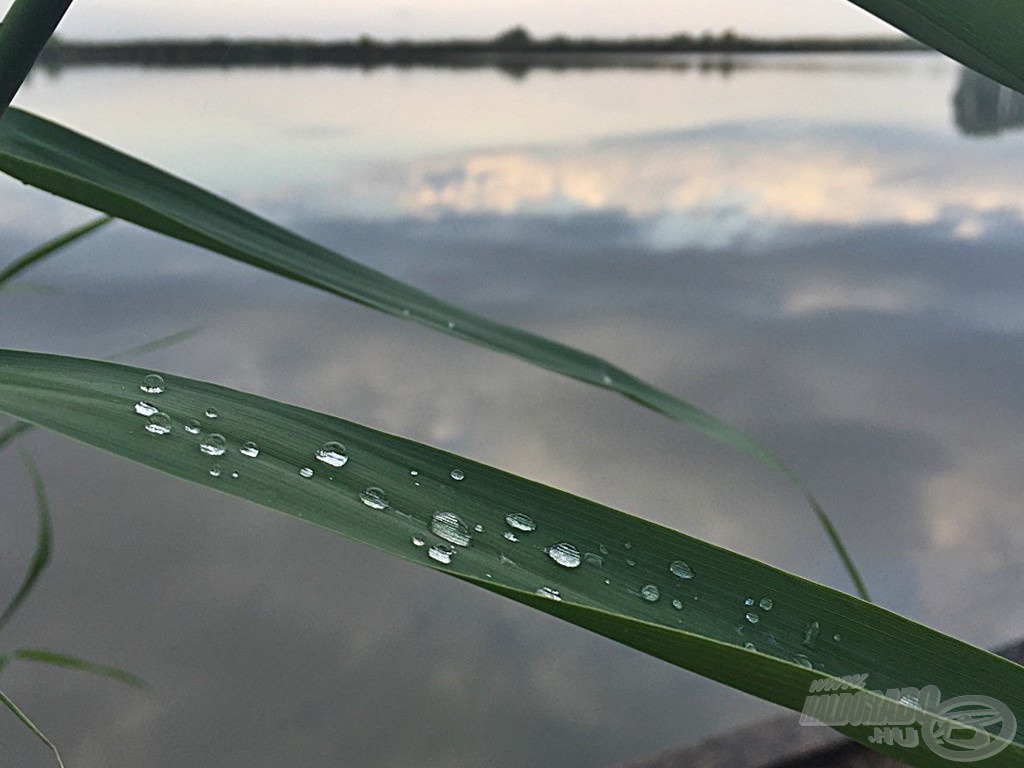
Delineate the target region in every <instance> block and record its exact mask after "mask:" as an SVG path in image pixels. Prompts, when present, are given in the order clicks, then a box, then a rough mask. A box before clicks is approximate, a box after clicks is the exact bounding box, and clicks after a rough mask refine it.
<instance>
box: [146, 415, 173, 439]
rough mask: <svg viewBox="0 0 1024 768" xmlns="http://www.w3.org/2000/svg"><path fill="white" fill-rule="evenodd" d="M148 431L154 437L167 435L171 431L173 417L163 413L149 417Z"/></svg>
mask: <svg viewBox="0 0 1024 768" xmlns="http://www.w3.org/2000/svg"><path fill="white" fill-rule="evenodd" d="M146 431H147V432H151V433H152V434H154V435H166V434H167V433H168V432H170V431H171V417H170V416H168V415H167V414H166V413H164V412H163V411H157V412H156V413H154V414H153V415H152V416H150V417H149V423H148V424H147V425H146Z"/></svg>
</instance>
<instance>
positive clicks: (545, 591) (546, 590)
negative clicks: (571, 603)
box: [537, 587, 562, 600]
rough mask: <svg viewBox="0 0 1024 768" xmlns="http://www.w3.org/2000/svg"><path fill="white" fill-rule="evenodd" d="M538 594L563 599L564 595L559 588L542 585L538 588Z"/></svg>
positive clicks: (552, 598) (553, 598)
mask: <svg viewBox="0 0 1024 768" xmlns="http://www.w3.org/2000/svg"><path fill="white" fill-rule="evenodd" d="M537 594H538V595H540V596H541V597H546V598H548V599H549V600H561V599H562V595H561V594H560V593H559V591H558V590H557V589H552V588H551V587H541V588H540V589H538V590H537Z"/></svg>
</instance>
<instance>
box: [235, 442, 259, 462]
mask: <svg viewBox="0 0 1024 768" xmlns="http://www.w3.org/2000/svg"><path fill="white" fill-rule="evenodd" d="M238 452H239V453H240V454H242V455H243V456H248V457H249V458H250V459H255V458H256V457H257V456H259V455H260V449H259V446H257V445H256V443H254V442H253V441H252V440H247V441H246V442H244V443H242V447H241V448H239V449H238Z"/></svg>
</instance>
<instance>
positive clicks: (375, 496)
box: [359, 485, 389, 509]
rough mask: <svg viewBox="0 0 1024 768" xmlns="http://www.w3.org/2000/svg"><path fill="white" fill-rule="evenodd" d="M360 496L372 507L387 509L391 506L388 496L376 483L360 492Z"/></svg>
mask: <svg viewBox="0 0 1024 768" xmlns="http://www.w3.org/2000/svg"><path fill="white" fill-rule="evenodd" d="M359 498H360V500H361V501H362V502H363V504H365V505H366V506H368V507H369V508H370V509H387V508H388V506H389V504H388V497H387V496H386V495H384V491H383V490H382V489H380V488H378V487H377V486H375V485H374V486H370V487H369V488H367V489H366V490H365V491H363V492H362V493H360V494H359Z"/></svg>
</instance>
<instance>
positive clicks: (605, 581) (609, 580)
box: [604, 579, 612, 585]
mask: <svg viewBox="0 0 1024 768" xmlns="http://www.w3.org/2000/svg"><path fill="white" fill-rule="evenodd" d="M604 583H605V585H609V584H611V583H612V580H611V579H605V580H604Z"/></svg>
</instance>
